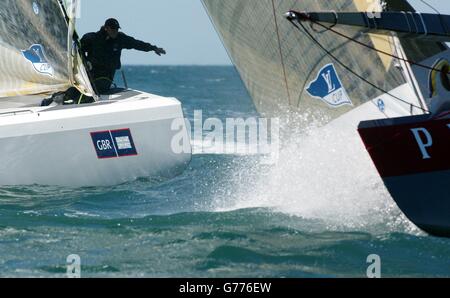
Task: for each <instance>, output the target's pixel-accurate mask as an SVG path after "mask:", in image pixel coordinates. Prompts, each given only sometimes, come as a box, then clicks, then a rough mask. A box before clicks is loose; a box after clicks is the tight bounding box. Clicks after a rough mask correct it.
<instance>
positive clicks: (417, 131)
mask: <svg viewBox="0 0 450 298" xmlns="http://www.w3.org/2000/svg"><path fill="white" fill-rule="evenodd" d="M411 131H412V133H413V135H414V137H415V138H416V142H417V144H418V145H419V148H420V152H422V158H423V159H430V158H431V156H430V154H429V153H428V151H427V148H430V147H431V146H433V138H432V137H431V134H430V133H429V132H428V130H426V129H425V128H413V129H411ZM421 135H423V136H424V137H425V139H426V141H424V140H423V138H422V136H421Z"/></svg>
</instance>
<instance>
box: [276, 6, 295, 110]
mask: <svg viewBox="0 0 450 298" xmlns="http://www.w3.org/2000/svg"><path fill="white" fill-rule="evenodd" d="M272 8H273V17H274V20H275V30H276V32H277V38H278V49H279V50H280V58H281V66H282V67H283V76H284V82H285V84H286V91H287V96H288V100H289V105H291V95H290V92H289V85H288V80H287V75H286V67H285V64H284V58H283V50H282V48H281V38H280V30H279V28H278V21H277V13H276V11H275V2H274V0H272Z"/></svg>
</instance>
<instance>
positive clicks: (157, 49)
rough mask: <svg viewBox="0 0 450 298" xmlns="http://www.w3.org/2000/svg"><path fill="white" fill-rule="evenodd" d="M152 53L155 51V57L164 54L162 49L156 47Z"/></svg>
mask: <svg viewBox="0 0 450 298" xmlns="http://www.w3.org/2000/svg"><path fill="white" fill-rule="evenodd" d="M154 51H155V53H156V55H158V56H161V55H165V54H166V51H165V50H164V49H163V48H158V47H157V48H155V49H154Z"/></svg>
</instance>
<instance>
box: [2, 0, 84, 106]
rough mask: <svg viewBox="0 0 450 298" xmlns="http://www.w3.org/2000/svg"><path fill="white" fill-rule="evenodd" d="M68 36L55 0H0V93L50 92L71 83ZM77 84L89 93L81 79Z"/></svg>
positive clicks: (3, 94)
mask: <svg viewBox="0 0 450 298" xmlns="http://www.w3.org/2000/svg"><path fill="white" fill-rule="evenodd" d="M68 38H70V32H69V28H68V23H67V20H66V18H65V16H64V14H63V12H62V10H61V6H60V2H59V1H58V0H2V1H1V2H0V97H14V96H21V95H34V94H51V93H54V92H58V91H64V90H66V89H67V88H69V87H71V86H73V85H74V82H71V80H70V77H71V68H70V67H69V65H70V64H69V57H70V56H69V55H68V52H69V50H70V48H71V47H72V45H69V44H68ZM77 85H79V86H80V87H79V89H81V90H83V91H86V93H89V90H90V87H89V84H88V82H86V81H85V80H84V79H78V82H77Z"/></svg>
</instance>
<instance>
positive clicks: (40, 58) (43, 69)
mask: <svg viewBox="0 0 450 298" xmlns="http://www.w3.org/2000/svg"><path fill="white" fill-rule="evenodd" d="M22 55H23V56H24V57H25V59H27V60H28V61H30V62H31V63H32V64H33V67H34V69H35V70H36V71H37V72H39V73H42V74H46V75H49V76H52V77H53V75H54V73H55V71H54V69H53V67H52V66H51V65H50V63H49V62H48V60H47V57H46V56H45V50H44V47H43V46H42V45H40V44H35V45H32V46H31V47H30V48H29V49H28V50H24V51H22Z"/></svg>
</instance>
